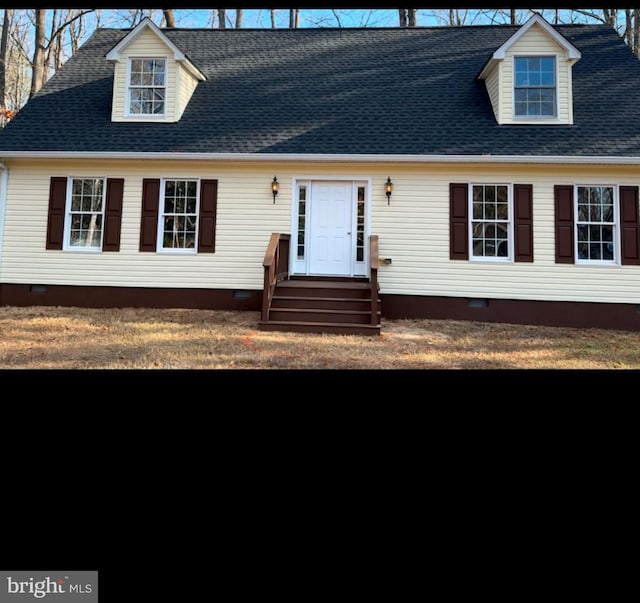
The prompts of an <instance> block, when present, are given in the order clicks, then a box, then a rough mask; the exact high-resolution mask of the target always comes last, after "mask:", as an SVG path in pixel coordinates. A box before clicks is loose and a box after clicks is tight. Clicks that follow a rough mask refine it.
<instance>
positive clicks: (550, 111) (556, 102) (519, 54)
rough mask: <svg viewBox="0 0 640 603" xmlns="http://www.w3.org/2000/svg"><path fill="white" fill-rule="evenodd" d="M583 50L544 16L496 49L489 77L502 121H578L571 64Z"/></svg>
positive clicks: (536, 17) (534, 18)
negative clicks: (574, 112) (574, 111)
mask: <svg viewBox="0 0 640 603" xmlns="http://www.w3.org/2000/svg"><path fill="white" fill-rule="evenodd" d="M581 56H582V55H581V53H580V51H579V50H578V49H577V48H576V47H575V46H574V45H573V44H571V43H570V42H569V41H568V40H567V39H566V38H565V37H564V36H562V35H560V34H559V33H558V32H557V31H556V30H555V29H554V28H553V27H552V26H551V25H550V24H549V23H548V22H547V21H545V20H544V19H543V18H542V17H540V16H539V15H533V16H532V17H531V18H530V19H529V20H528V21H527V22H526V23H524V24H523V25H522V26H521V27H520V28H519V29H518V31H516V33H515V34H513V35H512V36H511V37H510V38H509V39H508V40H507V41H506V42H505V43H504V44H503V45H502V46H500V48H498V50H496V51H495V52H494V53H493V55H492V57H491V58H490V59H489V61H488V62H487V64H486V65H485V66H484V68H483V69H482V71H481V72H480V75H479V76H478V79H481V80H484V81H485V85H486V86H487V92H488V93H489V98H490V99H491V106H492V107H493V113H494V115H495V117H496V120H497V122H498V123H499V124H528V125H531V124H536V125H541V124H551V125H558V124H562V125H567V124H573V90H572V84H571V79H572V78H571V71H572V70H571V68H572V66H573V64H574V63H575V62H576V61H578V60H579V59H580V57H581Z"/></svg>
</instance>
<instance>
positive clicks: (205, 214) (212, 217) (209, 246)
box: [198, 180, 218, 253]
mask: <svg viewBox="0 0 640 603" xmlns="http://www.w3.org/2000/svg"><path fill="white" fill-rule="evenodd" d="M217 205H218V181H217V180H201V181H200V218H199V223H198V253H213V252H214V251H215V250H216V210H217Z"/></svg>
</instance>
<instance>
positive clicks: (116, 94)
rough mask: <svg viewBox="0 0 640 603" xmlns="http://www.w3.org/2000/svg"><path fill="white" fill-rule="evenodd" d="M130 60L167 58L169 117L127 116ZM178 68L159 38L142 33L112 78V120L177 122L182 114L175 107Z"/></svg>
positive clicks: (167, 106) (123, 54)
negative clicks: (133, 58)
mask: <svg viewBox="0 0 640 603" xmlns="http://www.w3.org/2000/svg"><path fill="white" fill-rule="evenodd" d="M130 57H165V58H166V59H167V75H166V77H167V81H166V85H167V98H166V103H167V104H166V117H163V118H157V117H146V116H145V117H127V106H126V102H127V83H128V82H127V73H128V64H129V58H130ZM178 68H179V65H178V64H177V61H175V60H174V58H173V53H172V52H171V50H170V49H169V48H168V47H167V45H166V44H165V43H164V42H162V40H160V39H159V38H158V36H157V35H156V34H155V33H153V32H152V31H151V30H149V29H145V30H144V31H142V32H141V33H140V34H138V36H136V38H135V39H134V40H133V41H132V42H131V43H130V44H129V45H128V46H127V48H126V49H125V50H124V52H123V53H122V55H121V57H120V62H119V63H116V64H115V69H114V79H113V104H112V110H111V120H112V121H161V122H174V121H178V119H179V117H180V115H181V114H182V111H179V110H178V105H177V104H176V89H177V87H178V83H177V79H178V76H177V72H178Z"/></svg>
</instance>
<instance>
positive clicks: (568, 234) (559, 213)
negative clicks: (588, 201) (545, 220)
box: [553, 184, 575, 264]
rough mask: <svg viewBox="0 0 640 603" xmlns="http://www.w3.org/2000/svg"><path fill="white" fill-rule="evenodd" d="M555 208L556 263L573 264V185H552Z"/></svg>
mask: <svg viewBox="0 0 640 603" xmlns="http://www.w3.org/2000/svg"><path fill="white" fill-rule="evenodd" d="M553 194H554V198H555V210H556V216H555V220H556V263H557V264H573V263H574V262H575V259H574V250H573V232H574V229H573V186H571V185H566V184H556V185H555V186H554V187H553Z"/></svg>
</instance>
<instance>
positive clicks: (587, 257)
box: [575, 185, 618, 264]
mask: <svg viewBox="0 0 640 603" xmlns="http://www.w3.org/2000/svg"><path fill="white" fill-rule="evenodd" d="M575 203H576V211H575V215H576V222H575V228H576V236H575V240H576V251H577V253H576V259H577V262H578V263H607V264H615V263H616V262H617V252H616V240H617V229H618V226H617V213H618V212H617V207H618V201H617V191H616V187H614V186H592V185H578V186H576V187H575Z"/></svg>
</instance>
